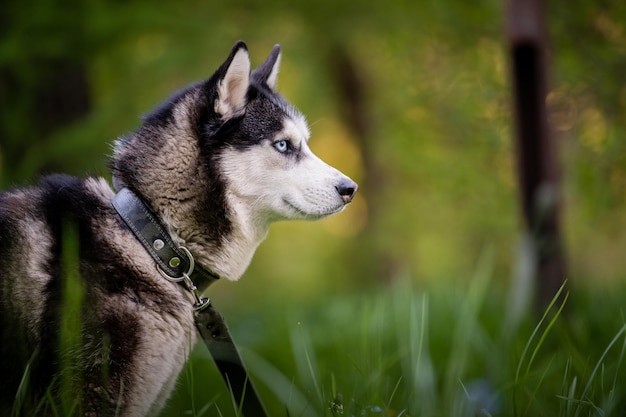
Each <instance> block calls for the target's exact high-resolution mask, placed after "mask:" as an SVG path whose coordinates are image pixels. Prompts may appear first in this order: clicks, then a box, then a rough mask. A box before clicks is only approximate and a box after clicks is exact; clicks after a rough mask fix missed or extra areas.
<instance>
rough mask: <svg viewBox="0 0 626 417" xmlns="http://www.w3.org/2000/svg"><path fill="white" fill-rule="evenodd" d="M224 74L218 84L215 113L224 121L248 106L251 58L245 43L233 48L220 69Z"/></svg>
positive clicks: (240, 42)
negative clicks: (247, 96)
mask: <svg viewBox="0 0 626 417" xmlns="http://www.w3.org/2000/svg"><path fill="white" fill-rule="evenodd" d="M220 72H221V73H222V74H223V75H222V77H221V78H220V79H219V80H218V84H217V99H216V100H215V112H216V113H218V114H220V115H221V116H222V118H223V119H224V120H227V119H230V118H232V117H234V116H236V115H238V114H239V113H241V111H242V110H243V109H244V107H245V106H246V95H247V93H248V86H249V85H250V56H249V55H248V47H247V46H246V44H245V43H244V42H243V41H239V42H237V43H236V44H235V46H233V49H232V51H231V52H230V55H229V56H228V58H227V59H226V61H225V62H224V63H223V64H222V66H221V67H220Z"/></svg>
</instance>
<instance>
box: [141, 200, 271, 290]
mask: <svg viewBox="0 0 626 417" xmlns="http://www.w3.org/2000/svg"><path fill="white" fill-rule="evenodd" d="M226 200H227V210H226V218H225V219H224V221H225V222H226V221H228V222H229V228H228V229H227V234H226V235H224V231H223V230H222V231H220V232H218V231H216V230H212V229H211V226H210V225H209V224H208V223H204V222H202V220H203V219H204V218H205V216H202V215H200V213H199V210H202V209H203V207H202V206H203V204H202V201H201V200H200V199H198V201H194V199H192V200H188V201H186V202H179V204H176V205H171V204H162V203H159V202H158V201H155V202H154V203H152V204H154V206H155V207H157V208H156V211H157V214H158V215H159V217H160V218H161V221H163V223H164V224H165V226H166V227H167V228H168V230H169V232H170V234H171V236H172V238H173V239H174V241H175V242H177V244H179V245H181V246H185V247H186V248H187V249H189V251H190V252H191V253H192V254H193V256H194V257H195V259H196V262H198V263H200V264H201V265H202V266H203V267H205V268H206V269H209V270H210V271H212V272H214V273H215V274H217V275H219V276H220V277H222V278H225V279H228V280H238V279H239V278H240V277H241V275H243V273H244V272H245V270H246V268H247V267H248V265H249V264H250V261H251V260H252V256H253V255H254V252H255V250H256V248H257V247H258V246H259V244H260V243H261V242H262V241H263V239H265V237H266V236H267V232H268V230H269V224H267V223H265V222H259V221H257V219H256V218H255V217H256V216H255V215H254V213H251V212H250V210H249V207H248V206H247V205H246V204H244V203H243V202H241V201H239V200H238V199H237V198H236V197H234V196H229V195H227V196H226ZM205 209H207V210H210V208H205ZM209 216H210V214H209ZM190 220H192V221H190ZM218 233H220V235H218Z"/></svg>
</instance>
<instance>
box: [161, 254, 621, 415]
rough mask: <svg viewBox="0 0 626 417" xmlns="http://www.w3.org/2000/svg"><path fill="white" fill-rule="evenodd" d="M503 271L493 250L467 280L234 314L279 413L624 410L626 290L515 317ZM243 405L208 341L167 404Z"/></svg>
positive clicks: (587, 295) (266, 395)
mask: <svg viewBox="0 0 626 417" xmlns="http://www.w3.org/2000/svg"><path fill="white" fill-rule="evenodd" d="M496 278H497V277H493V276H492V274H491V269H490V267H489V260H486V261H484V262H482V264H480V263H479V266H478V267H477V268H476V271H475V273H474V274H473V275H471V274H470V276H469V277H468V280H467V285H466V286H464V287H460V286H455V287H451V286H448V285H442V286H438V287H436V288H431V289H429V290H428V291H422V290H417V289H414V288H412V286H411V284H409V283H408V282H409V281H410V280H408V279H407V281H406V282H398V283H396V284H395V285H393V286H391V287H389V288H384V289H380V290H379V291H371V292H367V293H361V294H357V295H351V296H345V295H341V296H339V295H338V296H336V297H331V298H327V299H323V300H315V301H312V302H310V303H304V304H303V303H299V304H297V303H291V304H290V303H289V301H286V302H285V301H283V302H281V303H275V302H272V303H260V304H259V305H254V306H252V305H251V306H249V307H248V309H247V311H239V312H237V313H234V314H231V315H230V317H227V318H228V319H229V322H230V324H231V327H232V332H233V335H234V337H235V339H236V340H237V341H238V343H239V345H240V347H241V349H242V355H243V357H244V360H245V361H246V363H247V365H248V366H249V369H250V371H251V373H252V375H253V379H254V380H255V382H256V383H257V386H258V387H257V388H258V389H259V391H260V394H261V396H262V398H263V399H264V401H265V403H266V406H267V408H268V409H269V411H270V415H272V416H291V417H296V416H302V417H309V416H339V415H346V416H396V417H399V416H405V417H408V416H517V417H531V416H532V417H536V416H576V417H577V416H611V415H613V416H623V415H624V412H626V395H625V393H626V386H625V384H626V372H624V364H623V356H624V351H625V349H626V326H625V321H624V316H623V310H622V300H623V299H624V297H623V295H624V291H615V289H613V290H611V291H607V290H598V291H593V290H590V289H588V288H583V286H580V285H577V286H574V289H572V290H568V289H565V288H564V289H563V290H562V291H563V293H562V295H563V297H562V298H561V300H564V301H563V302H561V301H559V302H558V303H557V302H556V298H555V301H554V302H553V304H552V305H551V307H550V308H549V309H548V310H547V311H546V312H545V313H544V314H543V315H541V314H536V315H535V314H526V315H523V316H519V315H517V314H516V313H515V311H514V310H515V308H514V307H513V306H514V305H515V302H514V300H513V298H515V294H512V295H506V294H504V295H503V294H498V293H499V292H503V291H498V290H494V288H497V287H498V285H495V284H496V282H495V281H497V279H496ZM511 297H513V298H511ZM215 304H216V305H217V306H218V308H219V300H216V301H215ZM236 410H237V407H236V405H233V404H232V402H231V401H230V399H229V395H228V393H227V391H226V390H225V388H224V387H223V384H222V382H221V379H220V377H219V374H218V373H217V371H216V369H215V368H214V366H213V364H212V361H211V359H210V357H209V356H208V353H207V352H206V350H205V348H204V346H203V345H198V346H197V347H196V349H195V350H194V351H193V353H192V355H191V360H190V361H189V364H188V366H187V367H186V369H185V370H184V372H183V374H182V375H181V378H180V381H179V386H178V388H177V390H176V392H175V394H174V396H173V398H172V399H171V400H170V402H169V403H168V407H167V409H166V410H165V411H164V412H163V413H162V416H182V415H191V416H236V415H237V411H236Z"/></svg>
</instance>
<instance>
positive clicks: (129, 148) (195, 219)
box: [112, 42, 357, 247]
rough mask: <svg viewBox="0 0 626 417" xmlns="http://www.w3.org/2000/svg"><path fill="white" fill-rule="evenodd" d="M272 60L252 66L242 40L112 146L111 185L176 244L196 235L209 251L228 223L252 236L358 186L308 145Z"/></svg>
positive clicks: (276, 53)
mask: <svg viewBox="0 0 626 417" xmlns="http://www.w3.org/2000/svg"><path fill="white" fill-rule="evenodd" d="M279 64H280V47H279V46H278V45H276V46H275V47H274V48H273V50H272V52H271V53H270V55H269V57H268V58H267V59H266V60H265V61H264V62H263V63H262V64H261V65H260V66H259V67H258V68H256V69H255V70H254V71H251V70H250V58H249V55H248V50H247V47H246V45H245V43H243V42H238V43H236V44H235V46H234V47H233V49H232V51H231V52H230V55H229V56H228V58H227V59H226V61H225V62H224V63H223V64H222V65H221V66H220V67H219V68H218V70H217V71H216V72H215V73H214V74H213V76H212V77H211V78H209V79H208V80H205V81H202V82H199V83H196V84H194V85H192V86H190V87H188V88H186V89H184V90H182V91H180V92H178V93H177V94H175V95H174V96H172V97H171V98H170V99H169V100H167V101H166V102H165V103H163V104H162V105H161V106H159V107H158V108H157V109H155V110H154V111H153V112H152V113H150V114H148V115H147V116H146V117H145V118H144V123H143V126H142V127H141V128H140V129H139V130H138V131H137V132H135V133H134V134H133V135H130V136H128V137H126V138H123V139H120V140H118V141H117V142H116V145H115V150H114V156H113V160H112V168H113V179H114V184H115V187H116V188H118V189H119V188H121V187H123V186H127V187H130V188H131V189H133V190H134V191H135V192H137V193H138V194H139V195H140V196H142V197H143V198H144V199H146V200H147V201H148V202H149V203H151V204H152V206H153V208H155V210H157V211H158V212H159V213H160V214H161V215H162V216H163V217H164V220H165V221H166V222H168V223H169V224H174V225H176V229H178V230H177V233H179V234H181V236H182V238H183V239H185V241H188V240H189V239H191V238H193V236H191V238H190V237H188V236H185V234H189V235H194V236H197V235H205V236H206V237H205V239H207V240H209V241H210V243H211V244H212V245H213V247H216V246H220V244H223V242H224V241H225V240H228V239H231V238H232V235H233V233H237V231H236V230H235V229H239V232H240V233H243V234H252V235H256V239H257V240H259V236H261V235H263V236H264V233H263V232H262V230H263V229H265V230H266V228H267V225H268V224H269V223H271V222H273V221H276V220H282V219H318V218H321V217H324V216H327V215H330V214H333V213H337V212H339V211H341V210H342V209H343V208H344V207H345V205H346V204H348V203H349V202H350V201H351V200H352V198H353V196H354V194H355V192H356V190H357V185H356V184H355V183H354V182H353V181H352V180H350V179H349V178H348V177H346V176H345V175H343V174H342V173H341V172H339V171H338V170H336V169H335V168H332V167H331V166H329V165H327V164H325V163H324V162H323V161H322V160H321V159H319V158H318V157H317V156H315V155H314V154H313V152H311V150H310V149H309V146H308V139H309V134H310V133H309V128H308V126H307V124H306V121H305V118H304V117H303V116H302V114H300V112H298V111H297V110H296V109H295V108H294V107H293V106H292V105H291V104H289V103H288V102H287V101H286V100H285V99H283V98H282V97H281V96H280V95H279V94H278V93H277V92H276V90H275V86H276V79H277V75H278V68H279ZM244 229H245V230H244ZM251 229H257V230H256V231H252V232H250V230H251ZM185 230H193V231H189V232H185ZM254 239H255V238H250V240H254ZM191 240H193V239H191ZM231 240H232V239H231Z"/></svg>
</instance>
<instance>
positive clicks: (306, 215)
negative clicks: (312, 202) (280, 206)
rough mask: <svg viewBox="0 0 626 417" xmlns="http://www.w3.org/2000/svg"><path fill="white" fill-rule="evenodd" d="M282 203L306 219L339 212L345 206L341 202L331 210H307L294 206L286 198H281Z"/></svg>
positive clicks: (314, 218)
mask: <svg viewBox="0 0 626 417" xmlns="http://www.w3.org/2000/svg"><path fill="white" fill-rule="evenodd" d="M283 203H285V205H286V206H287V207H289V208H290V209H291V210H293V211H295V212H296V214H297V215H298V216H299V217H301V218H304V219H307V220H317V219H321V218H324V217H327V216H330V215H332V214H336V213H339V212H340V211H341V210H343V209H344V207H345V206H346V205H345V204H343V203H342V204H339V205H338V206H337V207H335V208H333V209H331V210H326V211H320V212H309V211H305V210H302V209H301V208H300V207H298V206H296V205H295V204H293V203H292V202H290V201H289V200H287V199H286V198H283Z"/></svg>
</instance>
